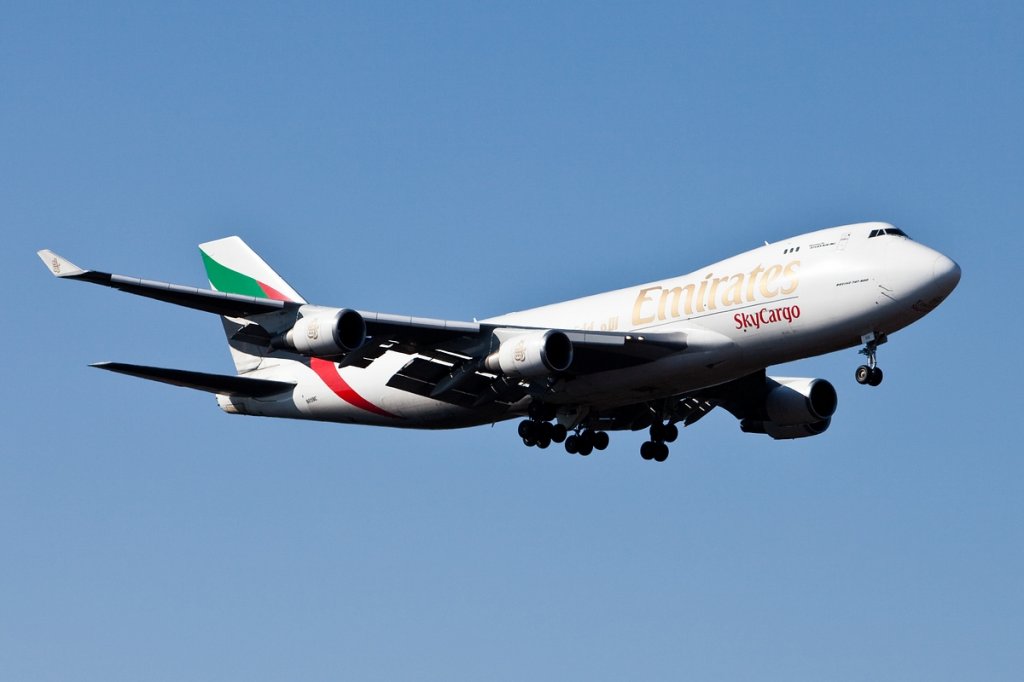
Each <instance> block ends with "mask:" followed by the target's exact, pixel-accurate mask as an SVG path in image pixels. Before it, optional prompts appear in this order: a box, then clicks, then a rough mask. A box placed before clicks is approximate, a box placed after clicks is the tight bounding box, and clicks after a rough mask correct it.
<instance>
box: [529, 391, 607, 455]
mask: <svg viewBox="0 0 1024 682" xmlns="http://www.w3.org/2000/svg"><path fill="white" fill-rule="evenodd" d="M554 418H555V408H553V407H551V406H550V405H544V404H541V403H534V404H532V405H530V418H529V419H526V420H523V421H521V422H519V437H520V438H522V439H523V445H525V446H527V447H533V446H534V445H536V446H537V447H538V448H541V449H544V448H546V447H548V446H550V445H551V444H552V443H562V442H564V443H565V451H566V452H568V453H569V454H570V455H583V456H584V457H586V456H587V455H589V454H590V453H591V452H593V451H594V450H604V449H605V448H606V447H608V434H607V433H605V432H604V431H594V430H591V429H581V428H579V427H577V428H576V430H575V432H573V433H572V434H571V435H570V434H569V430H568V429H567V428H566V427H565V425H564V424H552V423H551V420H552V419H554Z"/></svg>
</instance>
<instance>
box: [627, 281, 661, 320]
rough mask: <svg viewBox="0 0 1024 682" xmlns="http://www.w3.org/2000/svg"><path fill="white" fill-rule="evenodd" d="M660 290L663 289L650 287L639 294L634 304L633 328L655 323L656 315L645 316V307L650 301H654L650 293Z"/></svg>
mask: <svg viewBox="0 0 1024 682" xmlns="http://www.w3.org/2000/svg"><path fill="white" fill-rule="evenodd" d="M660 288H661V287H648V288H646V289H641V290H640V293H639V294H637V297H636V302H635V303H634V304H633V326H639V325H641V324H648V323H650V322H654V315H650V316H645V315H643V305H644V303H646V302H648V301H650V302H651V303H653V302H654V299H653V298H651V296H650V292H652V291H657V290H658V289H660Z"/></svg>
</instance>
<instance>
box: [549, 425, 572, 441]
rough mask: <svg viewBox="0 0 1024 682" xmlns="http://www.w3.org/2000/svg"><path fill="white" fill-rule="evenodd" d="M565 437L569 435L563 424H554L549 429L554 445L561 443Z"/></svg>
mask: <svg viewBox="0 0 1024 682" xmlns="http://www.w3.org/2000/svg"><path fill="white" fill-rule="evenodd" d="M567 435H569V430H568V429H566V428H565V426H564V425H563V424H555V425H554V426H552V427H551V440H552V441H554V442H555V443H561V442H563V441H564V440H565V437H566V436H567Z"/></svg>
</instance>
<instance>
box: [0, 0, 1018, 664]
mask: <svg viewBox="0 0 1024 682" xmlns="http://www.w3.org/2000/svg"><path fill="white" fill-rule="evenodd" d="M848 5H849V6H848ZM939 5H941V6H939ZM3 15H4V19H3V21H2V22H0V150H2V154H0V219H2V225H3V234H4V236H5V240H6V242H7V246H6V248H4V249H3V250H2V251H0V259H2V264H3V267H2V273H3V274H2V276H3V278H4V285H5V289H6V290H7V291H8V292H9V295H8V303H7V304H6V306H5V311H6V313H7V326H6V335H5V336H6V340H7V344H8V349H9V354H8V357H9V363H8V365H9V366H8V367H7V369H6V371H5V377H6V381H5V387H6V391H5V392H4V398H3V403H2V404H3V409H2V415H3V417H2V419H3V426H4V428H3V431H4V433H5V434H6V437H5V439H4V446H3V454H2V456H0V546H2V548H3V549H2V551H0V585H2V587H0V677H3V678H4V679H11V680H65V679H69V678H73V679H78V680H103V681H104V682H111V681H113V680H138V679H148V680H182V679H188V680H243V679H244V680H278V679H305V680H327V679H332V680H333V679H363V680H374V679H380V680H393V679H438V680H451V679H472V680H477V679H510V680H512V679H588V680H594V679H624V678H628V679H647V680H658V679H665V680H668V679H673V680H674V679H681V678H686V679H696V680H751V679H757V680H794V679H831V680H865V679H871V680H887V679H891V680H908V679H910V680H913V679H921V680H924V679H927V680H960V679H966V678H970V679H986V680H1011V679H1018V678H1019V674H1020V670H1021V669H1022V668H1024V636H1022V634H1021V633H1024V617H1022V615H1021V614H1022V613H1024V583H1022V580H1021V576H1022V575H1024V521H1022V519H1024V464H1022V463H1021V459H1020V454H1019V446H1018V445H1016V441H1017V440H1018V438H1019V422H1018V421H1017V420H1018V418H1019V415H1018V413H1019V408H1020V405H1021V400H1020V394H1019V386H1020V385H1021V380H1022V379H1024V377H1022V376H1021V375H1022V372H1021V369H1020V367H1021V363H1020V358H1019V352H1018V351H1017V350H1016V348H1015V345H1016V341H1017V340H1018V339H1019V338H1020V336H1021V331H1022V324H1021V322H1020V311H1019V310H1018V305H1017V304H1016V303H1015V301H1016V296H1017V291H1016V288H1015V283H1016V281H1017V279H1018V277H1017V273H1018V272H1019V269H1020V266H1019V259H1020V253H1021V248H1022V246H1024V244H1022V241H1024V240H1022V238H1021V232H1020V225H1021V219H1022V216H1024V192H1022V191H1021V189H1022V187H1024V165H1022V162H1021V159H1022V158H1024V133H1022V129H1021V121H1022V120H1024V81H1022V79H1021V66H1022V64H1024V42H1022V41H1021V39H1020V36H1021V35H1022V34H1024V10H1022V8H1021V5H1020V3H1008V2H1007V3H1000V2H996V3H985V4H984V6H983V7H979V6H977V5H976V4H975V3H925V2H920V3H916V2H909V3H908V2H864V3H857V4H856V6H852V3H848V4H846V5H834V4H831V3H817V2H815V3H781V4H770V3H722V2H715V3H690V4H685V5H684V4H682V3H664V4H660V3H642V4H641V3H603V4H600V5H598V4H594V3H580V4H564V3H558V4H555V3H512V4H500V3H465V4H461V3H440V4H434V5H428V4H426V3H362V4H342V3H323V4H309V3H295V4H293V5H290V6H279V5H275V4H272V3H239V4H235V5H232V4H230V3H220V4H219V6H217V7H210V6H209V3H173V4H168V3H152V4H150V3H102V4H101V5H100V6H99V7H88V6H87V5H83V4H82V3H66V4H52V3H38V2H33V3H18V2H15V3H5V4H4V11H3ZM875 219H879V220H888V221H891V222H893V223H895V224H897V225H899V226H900V227H902V228H903V229H904V230H906V231H907V232H909V233H910V234H911V235H912V236H913V237H915V238H917V239H918V240H920V241H922V242H925V243H926V244H928V245H930V246H933V247H935V248H937V249H939V250H940V251H942V252H944V253H947V254H948V255H950V256H951V257H953V258H954V259H955V260H957V261H958V262H959V263H960V265H961V266H962V268H963V272H964V276H963V281H962V283H961V285H960V287H959V288H958V289H957V291H956V292H955V293H954V295H953V296H952V297H951V299H950V300H949V301H948V302H946V303H944V304H943V305H942V307H941V308H940V309H939V310H938V311H937V312H935V313H934V314H933V315H931V316H929V317H928V318H926V319H924V320H923V321H922V322H920V323H919V324H917V325H916V326H914V327H912V328H909V329H907V330H904V331H903V332H900V333H899V334H897V335H894V336H893V337H892V340H891V342H890V343H889V344H888V345H886V346H884V347H883V348H882V351H881V356H880V361H881V364H882V366H883V367H884V368H885V370H886V381H885V383H884V384H883V385H882V386H881V387H879V388H878V389H875V390H871V389H867V388H864V387H860V386H858V385H856V384H855V383H854V381H853V370H854V368H855V367H856V365H857V364H859V356H857V354H856V352H855V351H854V350H850V351H846V352H842V353H837V354H833V355H830V356H826V357H821V358H814V359H810V360H806V361H803V362H800V363H795V364H794V365H792V366H787V367H784V368H782V369H781V370H776V371H778V372H780V373H786V374H797V375H801V376H821V377H824V378H827V379H829V380H830V381H832V382H833V383H834V384H835V385H836V386H837V388H838V389H839V393H840V407H839V411H838V413H837V415H836V418H835V419H834V421H833V426H832V428H831V429H830V430H829V431H828V432H827V433H826V434H824V435H823V436H821V437H818V438H812V439H806V440H803V441H793V442H773V441H770V440H767V439H766V438H764V437H759V436H752V435H744V434H742V433H740V432H739V430H738V428H737V425H736V423H735V421H734V420H733V419H732V418H731V417H730V416H728V415H726V414H718V413H714V414H712V415H711V416H709V417H708V418H707V419H705V420H704V421H702V422H701V423H699V424H698V425H695V426H694V427H692V428H690V429H687V430H686V431H685V432H684V433H683V435H682V437H681V439H680V442H678V443H677V444H676V445H675V446H674V448H673V454H672V457H671V458H670V459H669V461H668V462H667V463H666V464H664V465H660V466H658V465H654V464H651V463H647V462H643V461H642V460H641V459H640V457H639V456H638V455H637V448H638V446H639V444H640V441H641V437H640V436H639V435H619V436H616V437H614V438H613V439H612V446H611V448H610V449H609V450H608V451H607V452H605V453H603V454H600V455H599V456H592V457H589V458H586V459H583V458H580V457H570V456H568V455H566V454H565V453H564V452H561V451H559V450H555V449H551V450H548V451H538V450H536V449H526V448H524V447H523V446H522V445H521V443H520V442H519V441H518V439H517V438H516V436H515V425H514V424H513V423H508V424H501V425H498V426H495V427H493V428H478V429H474V430H465V431H453V432H438V433H433V432H403V431H389V430H381V429H372V428H366V427H345V426H337V425H326V424H312V423H291V422H287V421H273V420H258V419H251V418H243V417H229V416H227V415H224V414H222V413H220V411H219V410H218V409H217V408H216V405H215V404H214V402H213V401H212V399H211V398H210V397H209V396H206V395H203V394H196V393H192V392H188V391H184V390H180V389H174V388H170V387H166V386H161V385H156V384H149V383H147V382H141V381H137V380H132V379H129V378H127V377H120V376H114V375H107V374H104V373H101V372H98V371H96V370H93V369H90V368H88V367H87V363H89V362H95V361H100V360H120V361H125V362H139V363H149V364H157V365H164V366H172V367H183V368H190V369H198V370H205V371H213V372H225V371H228V370H229V368H230V360H229V357H228V353H227V350H226V346H225V344H224V343H223V340H222V334H221V330H220V325H219V322H218V321H217V320H216V319H215V318H213V317H211V316H207V315H204V314H201V313H197V312H194V311H187V310H181V309H177V308H174V307H172V306H166V305H162V304H159V303H156V302H153V301H147V300H143V299H136V298H134V297H129V296H125V295H122V294H119V293H116V292H112V291H107V290H102V289H99V288H96V287H89V286H85V285H76V284H71V283H58V282H56V281H55V280H53V278H51V277H50V276H49V275H48V274H47V273H46V271H45V270H44V269H43V268H42V267H41V265H40V264H39V261H38V259H37V258H36V257H35V255H34V252H35V250H36V249H39V248H43V247H46V248H51V249H54V250H56V251H58V252H59V253H61V254H63V255H66V256H67V257H69V258H71V259H72V260H74V261H75V262H77V263H79V264H81V265H83V266H86V267H95V268H99V269H107V270H112V271H115V272H122V273H126V274H134V275H141V276H147V277H152V278H155V279H164V280H170V281H175V282H180V283H186V284H188V283H190V284H197V285H198V284H202V283H203V282H204V277H203V270H202V265H201V262H200V258H199V254H198V251H197V250H196V244H198V243H200V242H202V241H206V240H209V239H214V238H217V237H221V236H225V235H228V234H240V235H242V236H243V237H244V238H245V239H246V240H247V241H248V242H249V243H250V244H252V245H253V246H254V247H255V248H256V249H257V250H258V251H260V252H261V253H262V254H263V255H264V257H266V258H267V259H268V260H269V261H270V262H271V263H273V264H274V266H275V267H276V268H277V269H278V270H279V271H280V272H281V273H282V274H283V275H284V276H285V277H286V278H287V279H288V280H289V282H290V283H291V284H292V285H293V286H295V288H296V289H298V290H299V291H300V292H302V293H303V295H305V296H306V297H307V298H309V299H312V300H315V301H317V302H322V303H327V304H334V305H346V306H353V307H358V308H362V309H371V310H373V309H376V310H382V311H387V312H401V313H407V314H418V315H426V316H435V317H446V318H455V319H468V318H471V317H473V316H477V317H484V316H488V315H494V314H498V313H501V312H506V311H510V310H518V309H522V308H526V307H530V306H533V305H540V304H543V303H548V302H553V301H555V300H560V299H567V298H573V297H576V296H580V295H584V294H588V293H594V292H597V291H601V290H605V289H611V288H615V287H620V286H626V285H630V284H634V283H638V282H643V281H649V280H652V279H656V278H660V277H665V276H670V275H675V274H680V273H683V272H688V271H691V270H693V269H696V268H698V267H700V266H701V265H703V264H705V263H708V262H711V261H714V260H717V259H719V258H722V257H725V256H728V255H731V254H733V253H736V252H739V251H742V250H745V249H748V248H751V247H753V246H756V245H759V244H761V243H762V242H763V241H764V240H771V241H773V240H776V239H781V238H784V237H786V236H789V235H793V234H797V233H800V232H805V231H809V230H813V229H817V228H821V227H828V226H833V225H839V224H844V223H849V222H859V221H863V220H875Z"/></svg>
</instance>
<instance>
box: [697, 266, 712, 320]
mask: <svg viewBox="0 0 1024 682" xmlns="http://www.w3.org/2000/svg"><path fill="white" fill-rule="evenodd" d="M710 278H711V273H710V272H709V273H708V274H706V275H704V281H703V282H701V283H700V289H698V290H697V310H698V311H700V312H702V311H703V310H704V309H705V307H706V305H707V304H706V303H705V301H706V300H707V299H705V298H704V294H706V293H707V290H708V280H709V279H710Z"/></svg>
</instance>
